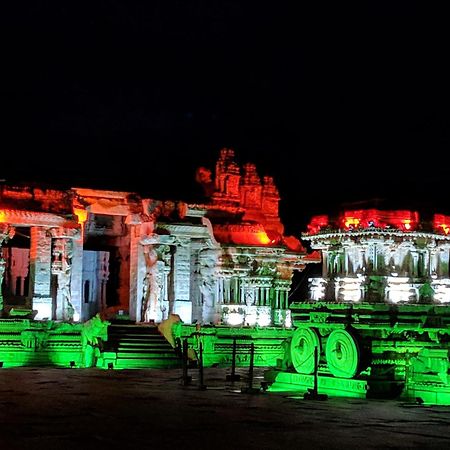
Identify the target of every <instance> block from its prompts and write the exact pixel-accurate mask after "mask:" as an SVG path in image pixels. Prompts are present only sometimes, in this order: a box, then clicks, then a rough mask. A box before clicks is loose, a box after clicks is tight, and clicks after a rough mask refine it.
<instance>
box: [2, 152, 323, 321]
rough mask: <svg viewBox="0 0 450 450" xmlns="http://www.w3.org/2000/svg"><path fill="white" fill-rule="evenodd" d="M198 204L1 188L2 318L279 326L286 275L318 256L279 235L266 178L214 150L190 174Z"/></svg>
mask: <svg viewBox="0 0 450 450" xmlns="http://www.w3.org/2000/svg"><path fill="white" fill-rule="evenodd" d="M196 178H197V181H198V182H199V183H201V185H202V186H203V188H204V193H205V198H206V199H207V201H205V202H203V203H198V204H189V203H185V202H182V201H168V200H164V199H163V200H155V199H151V198H143V197H142V196H140V195H139V194H138V193H135V192H116V191H107V190H95V189H86V188H72V189H69V190H58V189H48V188H43V187H39V186H19V185H8V184H3V185H2V186H1V191H0V245H1V254H0V281H1V293H0V309H1V314H2V317H3V318H11V317H16V316H22V317H26V316H27V317H30V318H33V319H35V320H56V321H64V322H85V321H87V320H89V319H90V318H92V317H93V316H95V315H96V314H97V313H100V315H101V316H102V317H103V318H106V317H108V318H109V317H114V316H122V317H126V318H128V319H129V320H131V321H134V322H144V323H153V322H155V323H157V322H161V321H162V320H164V319H166V318H167V317H168V316H169V315H170V314H178V315H179V316H180V318H181V320H182V321H183V322H184V323H186V324H191V323H199V324H224V325H227V324H228V325H250V326H253V325H257V326H261V327H263V326H269V325H287V326H289V325H290V314H289V309H288V294H289V290H290V287H291V280H292V276H293V273H294V271H301V270H302V269H303V268H304V267H305V264H307V263H309V262H318V261H319V260H320V257H318V255H317V254H315V253H313V254H310V255H308V254H307V252H306V251H305V249H304V248H303V247H302V245H301V244H300V242H299V240H298V239H296V238H294V237H292V236H285V235H284V233H283V231H284V229H283V224H282V223H281V220H280V217H279V211H278V205H279V201H280V196H279V193H278V190H277V187H276V186H275V184H274V180H273V178H271V177H268V176H265V177H264V178H262V179H261V178H260V176H259V174H258V173H257V170H256V167H255V166H254V165H253V164H245V165H244V166H243V167H239V166H238V165H237V164H236V163H235V161H234V151H233V150H230V149H223V150H221V152H220V157H219V159H218V161H217V163H216V167H215V172H214V174H213V173H212V172H211V171H210V170H208V169H205V168H200V169H198V171H197V176H196Z"/></svg>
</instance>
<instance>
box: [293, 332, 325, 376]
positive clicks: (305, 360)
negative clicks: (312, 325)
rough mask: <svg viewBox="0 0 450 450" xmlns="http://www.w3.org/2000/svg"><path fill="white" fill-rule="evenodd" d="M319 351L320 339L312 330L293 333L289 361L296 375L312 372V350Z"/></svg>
mask: <svg viewBox="0 0 450 450" xmlns="http://www.w3.org/2000/svg"><path fill="white" fill-rule="evenodd" d="M316 347H317V348H318V349H319V353H320V339H319V336H318V335H317V333H316V332H315V331H314V330H311V329H309V328H300V329H298V330H296V331H295V332H294V335H293V337H292V342H291V359H292V364H293V366H294V368H295V370H296V371H297V372H298V373H304V374H311V373H313V372H314V349H315V348H316Z"/></svg>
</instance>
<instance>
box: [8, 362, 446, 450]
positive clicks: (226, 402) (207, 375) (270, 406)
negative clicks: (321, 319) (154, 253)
mask: <svg viewBox="0 0 450 450" xmlns="http://www.w3.org/2000/svg"><path fill="white" fill-rule="evenodd" d="M228 373H229V370H228V369H217V368H214V369H205V372H204V384H205V385H206V389H204V390H202V389H200V388H199V379H198V371H197V370H190V375H192V378H193V379H192V383H191V385H189V386H183V385H182V383H181V370H179V369H169V370H155V369H151V370H150V369H148V370H147V369H146V370H122V371H119V370H99V369H44V368H42V369H36V368H17V369H4V368H2V369H0V394H1V395H0V402H1V408H0V415H1V424H2V428H1V433H0V449H1V450H16V449H20V450H23V449H33V450H53V449H58V450H60V449H62V450H71V449H80V450H82V449H83V450H84V449H129V448H130V449H161V448H164V449H166V448H167V449H169V448H170V449H172V448H174V449H175V448H178V449H190V448H192V449H198V450H199V449H214V450H217V449H230V450H232V449H261V450H262V449H294V448H303V449H311V448H319V449H322V448H323V449H341V448H342V449H349V448H358V449H372V448H383V449H386V448H448V447H449V446H450V427H449V425H450V407H443V406H435V407H429V406H420V405H415V404H408V403H402V402H397V401H392V400H390V401H384V400H365V399H364V400H360V399H343V398H334V399H328V400H326V401H312V400H303V399H301V398H293V397H292V396H288V395H283V394H279V393H270V392H265V391H262V390H261V392H257V393H255V394H249V393H242V392H241V387H243V386H244V387H245V386H247V381H246V376H247V372H246V371H245V370H238V373H240V374H241V375H242V381H240V382H235V383H230V382H226V381H225V379H226V375H227V374H228ZM262 373H263V371H262V369H256V370H255V373H254V382H253V386H254V387H259V386H260V382H261V381H262Z"/></svg>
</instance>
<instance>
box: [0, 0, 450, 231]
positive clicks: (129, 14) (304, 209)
mask: <svg viewBox="0 0 450 450" xmlns="http://www.w3.org/2000/svg"><path fill="white" fill-rule="evenodd" d="M426 3H428V2H414V1H406V0H405V1H395V0H390V1H387V0H377V1H362V2H355V4H353V2H330V4H327V3H324V2H289V5H288V4H284V2H268V1H259V2H253V1H242V0H240V1H233V0H228V1H221V2H214V1H212V0H204V1H203V0H198V1H187V0H185V1H172V0H160V1H146V2H131V1H118V0H116V1H100V0H98V1H89V2H67V1H58V2H56V1H54V2H53V1H46V2H37V1H29V2H28V1H25V2H4V4H2V6H1V7H0V9H1V11H0V34H1V36H0V37H1V39H0V42H1V44H0V45H1V56H0V57H1V75H0V76H1V81H2V82H1V105H2V110H3V119H2V122H1V124H2V125H1V126H2V132H1V139H2V144H1V155H2V156H1V162H0V164H1V165H0V178H4V179H6V180H7V181H9V182H16V181H27V180H30V181H36V182H46V183H49V184H54V185H57V186H61V187H63V186H87V187H96V188H104V189H118V190H130V191H133V190H137V191H139V192H141V193H142V194H144V195H148V196H153V197H156V198H174V199H186V200H193V199H194V198H195V197H196V196H197V195H199V194H200V189H199V187H198V186H196V184H195V181H194V174H195V168H196V167H198V166H200V165H204V166H209V167H211V168H213V165H214V162H215V160H216V158H217V156H218V153H219V150H220V149H221V148H222V147H229V148H234V149H235V151H236V153H237V157H238V160H239V161H240V162H242V163H243V162H246V161H253V162H255V163H256V164H257V167H258V169H259V172H260V175H265V174H269V175H273V176H274V177H275V180H276V183H277V185H278V186H279V189H280V192H281V195H282V198H283V201H282V203H281V214H282V218H283V220H284V222H285V223H286V225H287V231H288V232H289V233H293V234H296V235H298V234H299V233H300V232H301V231H303V230H304V228H305V224H306V223H307V222H308V220H309V218H310V216H311V215H312V214H319V213H322V214H323V213H327V212H333V211H336V210H339V209H342V208H344V207H347V208H348V209H349V208H354V207H359V206H361V205H362V206H364V205H367V206H378V207H380V209H383V208H388V207H395V208H405V209H419V211H426V212H429V211H436V212H441V213H447V214H450V201H449V198H448V196H447V185H448V173H449V170H448V166H447V162H446V155H447V153H448V149H449V121H450V112H449V108H450V106H449V105H450V103H449V100H450V95H449V84H450V76H449V75H450V74H449V68H448V66H449V64H448V59H449V44H448V42H449V36H448V24H447V23H446V22H447V15H446V14H445V13H444V11H439V10H438V9H437V8H436V7H435V6H432V5H431V4H430V5H425V4H426ZM429 3H432V2H429ZM308 4H309V5H308ZM294 6H295V8H294ZM115 150H119V151H120V156H119V157H114V156H113V155H112V153H113V151H115ZM357 205H359V206H357Z"/></svg>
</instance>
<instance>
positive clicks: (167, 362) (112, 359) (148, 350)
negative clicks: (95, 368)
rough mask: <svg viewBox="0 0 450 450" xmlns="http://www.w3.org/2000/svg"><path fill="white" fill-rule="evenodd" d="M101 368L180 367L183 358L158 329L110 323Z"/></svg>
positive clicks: (147, 326)
mask: <svg viewBox="0 0 450 450" xmlns="http://www.w3.org/2000/svg"><path fill="white" fill-rule="evenodd" d="M100 361H101V362H100V366H101V367H103V368H105V369H108V368H111V369H112V368H113V369H150V368H158V369H164V368H175V367H181V358H180V357H179V356H178V354H177V352H176V351H175V349H174V348H173V347H172V346H171V345H170V344H169V342H167V340H166V339H165V338H164V336H162V335H161V334H160V333H159V331H158V328H157V327H156V326H150V325H124V324H111V325H110V326H109V327H108V341H107V342H105V343H104V346H103V352H102V358H101V360H100Z"/></svg>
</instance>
